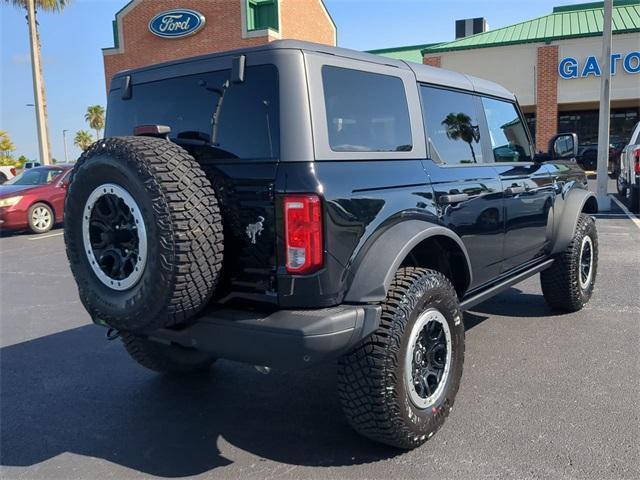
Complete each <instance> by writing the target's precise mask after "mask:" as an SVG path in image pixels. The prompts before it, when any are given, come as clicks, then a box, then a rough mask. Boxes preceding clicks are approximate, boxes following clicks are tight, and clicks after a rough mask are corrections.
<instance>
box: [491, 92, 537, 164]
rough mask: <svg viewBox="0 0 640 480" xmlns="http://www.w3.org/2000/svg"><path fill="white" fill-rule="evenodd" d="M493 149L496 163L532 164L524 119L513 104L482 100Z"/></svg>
mask: <svg viewBox="0 0 640 480" xmlns="http://www.w3.org/2000/svg"><path fill="white" fill-rule="evenodd" d="M482 105H483V106H484V111H485V115H486V116H487V125H488V126H489V137H490V138H491V149H492V150H493V157H494V159H495V161H496V162H530V161H531V147H530V145H529V139H528V138H527V133H526V130H525V128H524V125H523V124H522V119H521V118H520V115H518V111H517V110H516V107H515V105H514V104H513V103H510V102H504V101H502V100H495V99H493V98H486V97H483V98H482Z"/></svg>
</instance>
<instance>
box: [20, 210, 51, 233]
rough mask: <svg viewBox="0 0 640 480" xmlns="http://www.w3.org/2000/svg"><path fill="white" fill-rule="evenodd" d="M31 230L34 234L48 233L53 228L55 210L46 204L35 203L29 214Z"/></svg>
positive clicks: (28, 219)
mask: <svg viewBox="0 0 640 480" xmlns="http://www.w3.org/2000/svg"><path fill="white" fill-rule="evenodd" d="M27 221H28V222H29V229H30V230H31V231H32V232H33V233H46V232H48V231H49V230H51V229H52V228H53V224H54V223H55V217H54V215H53V210H51V207H49V205H47V204H46V203H35V204H33V205H31V208H29V211H28V212H27Z"/></svg>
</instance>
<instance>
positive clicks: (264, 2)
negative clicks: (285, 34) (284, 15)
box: [247, 0, 278, 31]
mask: <svg viewBox="0 0 640 480" xmlns="http://www.w3.org/2000/svg"><path fill="white" fill-rule="evenodd" d="M267 28H270V29H272V30H278V0H247V30H249V31H251V30H266V29H267Z"/></svg>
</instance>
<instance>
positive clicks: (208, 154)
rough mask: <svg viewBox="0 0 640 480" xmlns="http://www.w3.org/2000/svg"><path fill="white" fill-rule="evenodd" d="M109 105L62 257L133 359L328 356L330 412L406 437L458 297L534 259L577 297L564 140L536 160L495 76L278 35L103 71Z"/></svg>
mask: <svg viewBox="0 0 640 480" xmlns="http://www.w3.org/2000/svg"><path fill="white" fill-rule="evenodd" d="M281 94H282V95H281ZM168 99H169V100H170V101H167V100H168ZM107 112H108V114H107V121H106V132H105V137H106V138H105V139H104V140H101V141H100V142H97V143H95V144H94V145H93V146H91V147H90V148H89V149H88V150H87V151H86V152H84V153H83V155H82V156H81V157H80V159H79V160H78V162H77V165H76V167H75V168H74V173H73V175H72V181H71V184H70V185H69V195H68V197H67V201H66V212H65V242H66V251H67V255H68V257H69V263H70V266H71V270H72V272H73V275H74V278H75V280H76V283H77V286H78V290H79V294H80V295H79V296H80V298H81V300H82V302H83V304H84V306H85V307H86V309H87V311H88V312H89V313H90V315H91V318H92V319H93V321H94V322H95V323H96V324H98V325H102V326H108V327H110V328H112V329H115V330H117V331H119V333H120V336H121V337H122V340H123V342H124V346H125V348H126V350H127V352H128V353H129V354H130V356H131V357H132V358H133V359H134V360H135V361H137V362H138V363H140V364H141V365H143V366H145V367H148V368H150V369H152V370H157V371H161V372H183V373H184V372H188V371H196V370H203V369H207V368H209V367H210V366H211V364H212V363H213V362H214V361H215V359H216V358H227V359H233V360H237V361H242V362H247V363H249V364H253V365H256V366H260V367H282V368H288V369H289V368H296V367H305V366H308V365H313V364H317V363H320V362H329V361H332V360H335V359H338V364H339V366H338V395H339V398H340V401H341V403H342V406H343V410H344V412H345V414H346V417H347V419H348V420H349V422H350V424H351V425H352V426H353V427H354V428H355V429H356V430H357V431H358V432H360V433H361V434H363V435H365V436H367V437H369V438H371V439H373V440H376V441H379V442H382V443H386V444H389V445H393V446H396V447H400V448H405V449H410V448H414V447H417V446H419V445H420V444H422V443H423V442H425V441H426V440H427V439H429V438H431V436H432V435H433V434H434V433H435V432H436V431H437V430H438V429H439V428H440V427H441V425H442V424H443V422H444V421H445V418H446V417H447V416H448V415H449V414H450V412H451V409H452V406H453V404H454V401H455V397H456V394H457V392H458V387H459V385H460V380H461V376H462V365H463V360H464V342H465V339H464V338H465V332H464V323H463V320H462V312H463V311H464V310H466V309H469V308H471V307H473V306H474V305H476V304H478V303H480V302H482V301H484V300H486V299H488V298H490V297H492V296H493V295H495V294H497V293H498V292H500V291H502V290H504V289H506V288H508V287H510V286H512V285H514V284H516V283H518V282H520V281H522V280H524V279H526V278H528V277H531V276H533V275H536V274H538V273H539V274H540V280H541V285H542V292H543V295H544V298H545V299H546V301H547V302H548V304H549V305H550V306H551V308H553V309H557V310H560V311H570V312H572V311H577V310H580V309H581V308H582V307H583V306H584V305H585V304H586V303H587V302H588V301H589V299H590V297H591V294H592V292H593V288H594V283H595V280H596V273H597V265H598V238H597V232H596V226H595V221H594V218H593V217H592V215H591V214H592V213H594V212H596V211H597V202H596V199H595V196H594V195H593V193H590V192H589V191H588V189H587V179H586V177H585V173H584V171H583V170H582V169H581V168H580V167H579V166H578V165H577V164H576V163H575V160H574V157H575V155H576V150H577V143H578V142H577V137H576V135H575V134H561V135H557V136H556V137H555V139H554V140H553V141H552V142H551V145H550V151H549V152H547V158H549V160H548V161H544V162H543V161H535V160H534V151H535V149H534V147H533V144H532V139H531V135H530V133H529V131H528V129H527V123H526V121H525V119H524V117H523V115H522V113H521V111H520V109H519V107H518V104H517V102H516V99H515V97H514V95H513V94H512V93H511V92H509V91H507V90H506V89H504V88H503V87H501V86H500V85H497V84H495V83H492V82H489V81H485V80H481V79H477V78H473V77H469V76H467V75H462V74H459V73H455V72H450V71H447V70H443V69H440V68H432V67H428V66H425V65H418V64H414V63H410V62H407V63H405V62H403V61H400V60H392V59H389V58H382V57H379V56H376V55H370V54H364V53H360V52H354V51H351V50H345V49H341V48H335V47H328V46H326V45H318V44H312V43H306V42H298V41H290V40H285V41H276V42H271V43H269V44H268V45H263V46H259V47H254V48H250V49H245V50H238V51H234V52H231V53H229V52H226V53H219V54H212V55H207V56H202V57H197V58H192V59H186V60H177V61H174V62H170V63H167V64H161V65H155V66H152V67H145V68H141V69H136V70H128V71H125V72H121V73H119V74H117V75H116V76H115V77H114V78H113V79H112V81H111V90H110V92H109V99H108V108H107ZM136 119H144V120H143V121H144V122H145V123H144V124H138V123H136V122H137V121H138V120H136ZM497 354H498V355H499V352H497ZM505 368H508V366H505ZM262 370H263V371H266V370H267V368H262ZM522 381H527V380H526V379H522ZM194 394H196V393H194ZM477 401H478V402H482V399H481V398H478V399H477ZM194 421H195V419H194Z"/></svg>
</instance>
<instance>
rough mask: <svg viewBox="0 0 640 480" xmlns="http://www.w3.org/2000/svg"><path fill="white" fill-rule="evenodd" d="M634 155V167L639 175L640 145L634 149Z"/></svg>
mask: <svg viewBox="0 0 640 480" xmlns="http://www.w3.org/2000/svg"><path fill="white" fill-rule="evenodd" d="M633 156H634V160H635V163H634V165H633V169H634V171H635V172H636V173H637V174H638V175H640V147H637V148H636V149H635V150H634V151H633Z"/></svg>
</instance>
